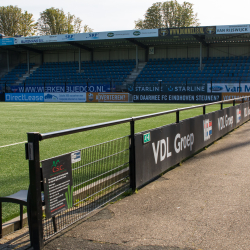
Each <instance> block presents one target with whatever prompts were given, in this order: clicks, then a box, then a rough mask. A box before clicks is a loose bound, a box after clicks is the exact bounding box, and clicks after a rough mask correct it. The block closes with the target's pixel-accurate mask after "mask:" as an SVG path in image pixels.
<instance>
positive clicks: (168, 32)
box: [159, 26, 216, 36]
mask: <svg viewBox="0 0 250 250" xmlns="http://www.w3.org/2000/svg"><path fill="white" fill-rule="evenodd" d="M215 32H216V27H215V26H205V27H185V28H167V29H159V36H183V35H212V34H215Z"/></svg>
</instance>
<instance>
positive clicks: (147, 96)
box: [133, 92, 221, 103]
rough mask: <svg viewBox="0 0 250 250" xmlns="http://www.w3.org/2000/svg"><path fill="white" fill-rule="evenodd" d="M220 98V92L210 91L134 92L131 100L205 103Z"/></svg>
mask: <svg viewBox="0 0 250 250" xmlns="http://www.w3.org/2000/svg"><path fill="white" fill-rule="evenodd" d="M220 100H221V94H219V93H218V94H211V93H205V94H202V93H190V94H186V93H160V92H155V93H152V92H150V93H144V92H142V93H135V94H133V102H166V103H206V102H217V101H220Z"/></svg>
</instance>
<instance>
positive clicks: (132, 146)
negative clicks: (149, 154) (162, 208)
mask: <svg viewBox="0 0 250 250" xmlns="http://www.w3.org/2000/svg"><path fill="white" fill-rule="evenodd" d="M129 174H130V188H131V189H132V190H133V191H135V188H136V179H135V121H134V120H133V119H132V121H131V122H130V150H129Z"/></svg>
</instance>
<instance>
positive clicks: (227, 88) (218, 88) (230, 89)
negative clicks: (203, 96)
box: [207, 83, 250, 93]
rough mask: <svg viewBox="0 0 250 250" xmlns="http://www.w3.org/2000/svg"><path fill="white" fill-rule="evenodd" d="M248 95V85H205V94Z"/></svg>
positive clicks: (249, 88) (249, 85) (249, 89)
mask: <svg viewBox="0 0 250 250" xmlns="http://www.w3.org/2000/svg"><path fill="white" fill-rule="evenodd" d="M211 92H212V93H240V92H243V93H247V92H248V93H250V83H212V86H211V84H209V83H208V84H207V93H211Z"/></svg>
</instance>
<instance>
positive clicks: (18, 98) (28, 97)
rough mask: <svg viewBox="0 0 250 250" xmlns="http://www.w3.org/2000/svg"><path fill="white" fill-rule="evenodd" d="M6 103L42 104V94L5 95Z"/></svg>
mask: <svg viewBox="0 0 250 250" xmlns="http://www.w3.org/2000/svg"><path fill="white" fill-rule="evenodd" d="M5 101H6V102H43V101H44V94H39V93H37V94H29V93H23V94H22V93H20V94H19V93H10V94H8V93H6V94H5Z"/></svg>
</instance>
